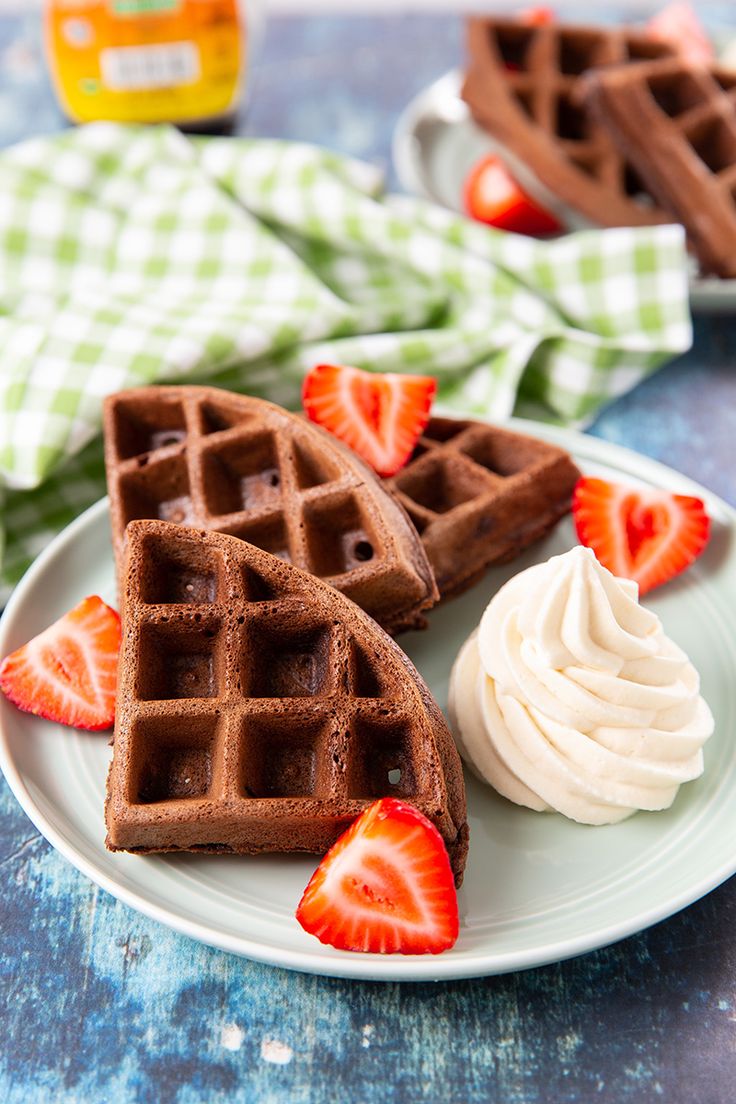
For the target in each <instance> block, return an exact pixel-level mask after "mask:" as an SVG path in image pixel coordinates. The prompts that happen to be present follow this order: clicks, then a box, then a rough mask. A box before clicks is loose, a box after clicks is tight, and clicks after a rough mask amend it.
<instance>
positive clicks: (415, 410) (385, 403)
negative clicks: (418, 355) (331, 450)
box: [302, 364, 437, 476]
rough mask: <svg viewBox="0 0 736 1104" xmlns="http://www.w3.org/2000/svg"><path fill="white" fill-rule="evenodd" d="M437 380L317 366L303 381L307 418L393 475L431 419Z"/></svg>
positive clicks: (373, 464) (410, 452)
mask: <svg viewBox="0 0 736 1104" xmlns="http://www.w3.org/2000/svg"><path fill="white" fill-rule="evenodd" d="M436 390H437V381H436V380H434V379H432V378H431V377H430V376H404V375H395V374H393V373H379V372H363V371H361V369H359V368H349V367H346V366H344V365H338V364H318V365H317V366H316V367H315V368H313V369H312V370H311V372H309V374H308V375H307V376H306V377H305V380H304V387H303V389H302V402H303V404H304V411H305V413H306V414H307V416H308V417H309V418H310V419H311V420H312V421H313V422H316V423H317V424H318V425H321V426H323V427H324V429H327V430H329V432H330V433H332V434H333V435H334V436H335V437H338V438H339V439H340V440H341V441H343V442H344V443H345V444H346V445H349V446H350V448H351V449H353V451H354V452H357V453H358V455H359V456H361V457H362V458H363V459H364V460H365V461H366V463H368V464H370V466H371V467H372V468H373V469H374V470H375V471H376V472H378V474H379V475H382V476H389V475H395V474H396V472H397V471H398V470H399V468H402V467H403V466H404V464H405V463H406V462H407V460H408V459H409V457H410V456H411V454H412V452H413V451H414V446H415V445H416V443H417V441H418V439H419V435H420V434H421V432H422V430H423V429H424V427H425V426H426V424H427V422H428V421H429V411H430V407H431V406H432V399H433V398H434V395H435V391H436Z"/></svg>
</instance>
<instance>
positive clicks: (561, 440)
mask: <svg viewBox="0 0 736 1104" xmlns="http://www.w3.org/2000/svg"><path fill="white" fill-rule="evenodd" d="M453 413H454V416H455V417H462V416H463V415H462V413H460V412H458V411H454V412H453ZM467 417H473V418H475V419H476V420H482V419H481V418H480V416H479V415H478V414H468V415H467ZM486 420H489V419H486ZM504 424H505V425H508V427H509V428H511V429H516V430H518V431H519V432H522V433H528V434H531V435H534V436H538V437H540V438H542V439H545V440H548V441H551V442H552V443H555V444H558V445H560V446H561V447H563V448H566V449H567V450H568V451H570V452H572V453H573V454H574V455H575V456H577V457H580V458H582V459H588V460H592V461H594V462H595V461H598V462H600V463H603V464H606V463H608V464H609V465H610V466H612V467H615V468H617V469H618V470H620V471H622V472H627V473H628V474H630V475H631V476H632V477H633V478H634V479H635V480H637V481H642V480H644V481H646V482H647V483H650V484H652V485H655V486H661V487H664V488H665V489H668V490H672V491H676V492H678V493H683V494H694V495H697V496H698V497H701V498H703V499H704V500H705V502H706V504H707V506H708V509H709V511H710V512H711V514H712V516H714V517H717V518H718V519H719V520H720V521H721V522H725V523H726V524H728V525H730V526H733V527H734V528H736V510H734V509H733V508H732V507H731V506H729V505H728V503H726V502H725V501H724V500H722V499H720V498H719V497H718V496H717V495H714V494H713V493H711V492H710V491H708V490H707V489H706V488H705V487H702V486H701V485H700V484H698V483H697V482H695V481H694V480H692V479H689V478H688V477H687V476H684V475H681V474H680V473H678V472H676V471H675V470H674V469H673V468H670V467H668V466H667V465H665V464H662V463H660V462H659V461H657V460H653V459H651V458H649V457H645V456H643V455H641V454H640V453H637V452H634V451H633V450H631V449H628V448H625V447H623V446H621V445H618V444H615V443H613V442H609V441H606V440H605V439H602V438H599V437H594V436H592V435H589V434H582V433H579V432H577V431H576V430H572V429H567V428H561V427H557V426H549V425H545V424H543V423H539V422H533V421H529V420H526V419H521V418H511V419H509V420H508V421H507V422H505V423H504ZM107 509H108V500H107V498H103V499H100V501H98V502H96V503H94V505H92V506H90V507H89V509H87V510H86V511H84V513H82V514H81V515H80V516H79V517H78V518H76V519H75V521H73V522H72V523H71V524H70V525H69V526H67V527H66V529H64V530H63V531H62V532H61V533H60V534H59V535H58V536H57V537H56V538H55V539H54V540H53V541H52V542H51V543H50V544H49V545H48V546H47V548H46V549H44V551H43V552H42V553H41V554H40V555H39V557H38V558H37V559H36V560H35V561H34V563H33V564H32V565H31V567H30V568H29V569H28V571H27V572H26V574H25V575H24V576H23V578H22V580H21V581H20V582H19V583H18V585H17V587H16V588H15V590H14V592H13V594H12V595H11V598H10V600H9V602H8V605H7V607H6V610H5V613H4V614H3V616H2V618H1V619H0V655H2V654H4V646H5V645H4V642H5V638H6V636H7V635H8V633H9V631H10V627H11V626H12V623H13V616H14V610H15V608H16V606H20V605H21V604H22V602H23V601H24V600H25V598H26V597H27V595H28V593H29V592H31V591H32V589H33V587H34V585H35V581H36V578H37V576H39V575H40V574H41V573H42V572H43V571H44V570H45V568H46V567H47V565H48V563H49V562H50V561H52V560H53V559H54V557H55V556H56V555H57V554H58V553H59V552H60V551H61V550H62V549H64V548H65V547H66V546H67V545H68V544H70V543H73V542H74V541H75V540H76V538H77V536H78V535H79V534H80V533H83V532H84V531H85V529H86V528H87V527H88V526H90V525H94V524H96V523H97V522H98V521H99V519H100V516H101V515H104V514H105V513H106V511H107ZM0 769H2V772H3V774H4V776H5V779H6V781H7V782H8V785H9V787H10V789H11V791H12V793H13V794H14V796H15V798H16V800H17V801H18V803H19V804H20V806H21V808H22V809H23V811H24V812H25V813H26V815H27V816H28V818H29V819H30V820H31V822H32V823H33V824H34V825H35V827H36V828H37V829H38V830H39V831H40V832H41V834H42V835H43V836H44V837H45V838H46V839H47V840H48V842H49V843H51V845H52V846H53V847H54V848H55V849H56V850H57V851H58V852H59V853H60V854H61V855H62V856H63V857H64V858H65V859H67V861H68V862H70V863H71V864H72V866H74V867H76V869H77V870H79V871H80V872H81V873H82V874H84V875H85V876H86V877H88V878H89V879H90V880H91V881H92V882H93V883H95V884H96V885H98V886H100V887H101V888H102V889H104V890H106V891H107V892H108V893H110V894H111V895H112V896H113V897H115V898H117V899H118V900H120V901H122V902H123V903H124V904H126V905H128V906H129V907H131V908H133V909H135V910H136V911H138V912H140V913H142V914H143V915H145V916H147V917H149V918H150V919H153V920H156V921H158V922H159V923H162V924H164V925H166V926H167V927H169V928H171V929H173V930H174V931H177V932H179V933H180V934H182V935H187V936H189V937H191V938H193V939H196V940H198V941H199V942H201V943H205V944H207V945H209V946H212V947H215V948H218V949H220V950H224V951H228V952H231V953H234V954H238V955H241V956H244V957H246V958H249V959H252V960H254V961H258V962H263V963H267V964H269V965H273V966H280V967H284V968H288V969H293V970H298V971H303V972H307V973H313V974H317V975H322V976H328V977H342V978H352V979H359V980H372V981H441V980H445V981H447V980H459V979H463V978H471V977H483V976H492V975H497V974H503V973H508V972H510V971H515V970H524V969H530V968H534V967H538V966H543V965H548V964H550V963H554V962H559V961H563V960H564V959H567V958H572V957H574V956H576V955H580V954H584V953H586V952H589V951H592V950H597V949H600V948H602V947H605V946H608V945H609V944H611V943H614V942H617V941H618V940H620V939H624V938H626V937H628V936H630V935H633V934H635V933H637V932H640V931H643V930H644V929H646V928H648V927H650V926H651V925H652V924H655V923H657V922H659V921H661V920H665V919H667V918H668V917H670V916H672V915H674V914H675V913H676V912H679V911H680V910H681V909H683V908H685V907H687V906H688V905H690V904H693V903H694V902H695V901H697V900H699V899H700V898H701V897H703V896H704V895H705V894H707V893H709V892H710V891H711V890H713V889H715V888H716V887H717V886H719V885H721V884H722V883H723V882H724V881H725V880H726V879H727V878H729V877H730V876H731V875H733V874H734V873H736V849H735V850H734V855H733V858H732V859H729V860H728V861H727V862H724V863H722V864H720V865H718V866H716V867H714V868H713V869H710V870H707V872H705V873H703V874H702V876H701V877H700V878H698V879H695V880H693V881H692V883H690V884H689V885H688V887H687V888H686V889H683V890H682V891H680V892H679V893H676V894H674V895H672V896H671V897H668V898H667V899H666V900H663V901H662V902H661V903H660V904H659V905H658V906H656V907H652V908H649V909H644V910H642V911H641V912H639V913H634V914H632V915H630V916H628V917H627V918H626V920H623V921H619V922H616V923H613V924H610V925H608V926H604V927H596V928H595V929H594V931H592V932H588V933H586V934H584V935H580V936H577V937H574V938H570V939H558V940H555V941H553V942H551V943H547V944H545V945H544V946H543V947H535V948H528V949H526V950H521V951H511V952H507V953H503V954H497V955H493V954H488V953H487V952H483V953H482V952H476V953H475V954H473V955H467V956H465V957H464V958H463V959H462V960H457V959H453V958H452V957H451V952H450V953H449V955H448V954H446V955H444V956H443V955H439V956H432V955H427V956H416V957H414V956H401V955H388V956H385V957H382V956H380V955H369V954H351V953H349V952H345V953H344V956H340V957H337V956H334V952H333V953H332V954H326V953H325V952H324V949H323V948H322V945H321V944H319V943H317V941H316V940H315V947H314V950H311V949H310V951H309V952H308V953H305V952H303V951H300V950H289V949H285V948H283V947H281V946H279V947H275V948H271V947H269V945H267V944H264V943H263V942H261V941H254V940H251V939H249V938H247V937H242V936H238V937H235V936H232V935H230V934H229V933H227V932H223V931H217V930H216V929H215V928H214V927H212V926H208V925H205V924H202V923H200V922H198V921H194V920H191V919H188V918H187V917H186V916H182V915H179V914H178V913H177V912H176V911H175V910H173V909H170V908H164V907H161V906H160V905H157V904H156V903H155V902H151V901H149V900H148V899H147V898H146V897H145V896H144V895H143V894H142V893H139V892H137V891H135V890H131V889H129V888H128V887H127V886H126V885H124V884H121V883H120V882H119V881H117V880H116V879H115V878H112V877H110V876H109V875H108V874H107V873H106V872H105V871H104V870H102V869H99V868H98V867H97V866H96V865H95V863H94V862H91V861H89V860H88V859H87V858H86V856H85V855H83V854H80V852H79V851H78V850H77V849H76V848H75V847H74V846H73V845H72V844H70V843H69V842H68V841H67V840H66V839H65V838H64V836H63V835H62V834H61V833H60V832H58V831H57V830H56V828H55V826H54V825H53V824H52V823H51V822H50V821H49V819H48V818H47V817H46V815H45V813H44V812H43V810H42V809H41V808H39V806H38V805H37V804H36V802H35V801H34V799H33V796H32V794H31V793H30V791H29V789H28V788H27V786H26V784H25V782H24V780H23V777H22V776H21V774H20V772H19V770H18V769H17V768H16V765H15V763H14V760H13V757H12V754H11V751H10V748H9V744H8V739H7V734H6V732H5V731H4V729H3V726H2V723H1V722H0Z"/></svg>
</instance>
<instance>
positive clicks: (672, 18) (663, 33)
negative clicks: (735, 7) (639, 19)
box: [646, 0, 716, 65]
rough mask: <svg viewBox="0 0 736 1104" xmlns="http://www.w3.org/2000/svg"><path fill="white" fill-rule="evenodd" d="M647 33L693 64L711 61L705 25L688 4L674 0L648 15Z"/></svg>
mask: <svg viewBox="0 0 736 1104" xmlns="http://www.w3.org/2000/svg"><path fill="white" fill-rule="evenodd" d="M646 30H647V34H648V35H650V37H651V38H656V39H657V40H658V41H660V42H666V43H667V44H668V45H669V46H671V47H672V48H673V49H674V50H676V51H677V53H678V54H679V55H680V56H681V57H683V58H684V59H685V60H686V61H689V62H692V63H693V64H694V65H708V64H712V63H713V62H714V61H715V57H716V52H715V50H714V49H713V43H712V42H711V40H710V38H709V37H708V34H707V32H706V30H705V27H704V26H703V24H702V23H701V22H700V19H699V18H698V13H697V12H696V10H695V8H694V6H693V5H692V4H689V3H686V2H684V0H674V3H672V4H668V5H667V6H666V7H665V8H662V10H661V11H660V12H658V13H657V14H656V15H654V16H652V18H651V19H650V20H649V22H648V23H647V26H646Z"/></svg>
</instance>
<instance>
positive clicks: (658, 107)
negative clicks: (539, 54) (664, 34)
mask: <svg viewBox="0 0 736 1104" xmlns="http://www.w3.org/2000/svg"><path fill="white" fill-rule="evenodd" d="M584 94H585V99H586V103H587V105H588V108H589V114H590V116H591V117H593V118H596V119H598V120H599V121H600V124H601V125H603V126H605V127H607V128H608V130H609V132H610V133H611V135H612V136H613V138H614V139H615V140H616V142H617V143H618V145H619V148H620V149H621V150H622V151H625V154H626V156H627V157H628V158H629V160H630V161H631V162H632V164H634V165H636V167H637V169H638V171H639V173H640V174H641V176H642V178H643V179H644V180H646V182H647V186H648V187H649V189H650V191H651V193H652V194H653V195H655V196H656V197H657V198H658V200H659V202H660V203H661V204H662V205H663V206H665V207H666V208H667V209H668V210H670V211H672V212H673V213H674V214H675V215H676V217H677V218H678V220H679V221H680V222H682V223H683V225H684V226H685V229H686V230H687V233H688V236H689V238H690V242H691V244H692V246H693V249H694V250H695V252H696V253H697V255H698V257H699V259H700V262H701V266H702V268H703V269H705V270H706V271H708V272H714V273H716V274H717V275H719V276H727V277H728V276H730V277H736V72H734V71H727V70H719V69H712V70H708V69H704V68H697V67H692V66H688V65H686V64H685V63H683V62H682V61H679V60H677V59H670V60H665V61H658V62H652V63H651V64H648V65H644V64H642V65H635V66H626V67H623V66H617V67H616V68H614V69H611V70H596V71H595V72H592V73H590V74H589V75H588V76H587V77H586V80H585V83H584Z"/></svg>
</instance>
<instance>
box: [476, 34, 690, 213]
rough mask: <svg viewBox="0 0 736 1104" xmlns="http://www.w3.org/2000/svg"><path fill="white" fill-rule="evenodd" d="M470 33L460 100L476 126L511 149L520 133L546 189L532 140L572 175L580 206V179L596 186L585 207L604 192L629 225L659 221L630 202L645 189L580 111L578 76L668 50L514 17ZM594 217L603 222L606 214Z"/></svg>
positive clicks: (639, 38)
mask: <svg viewBox="0 0 736 1104" xmlns="http://www.w3.org/2000/svg"><path fill="white" fill-rule="evenodd" d="M469 27H470V33H469V46H470V66H469V69H468V73H467V78H466V84H465V89H464V93H463V95H464V97H465V99H466V100H467V102H468V104H469V106H470V108H471V110H472V111H473V114H474V116H475V117H476V118H477V120H478V121H479V122H480V123H481V125H483V126H486V127H487V128H488V130H489V131H491V133H496V132H498V137H500V138H501V140H503V141H508V143H509V145H511V146H512V147H513V145H514V137H515V135H516V133H517V132H518V133H520V134H521V132H523V131H526V132H527V137H530V138H531V139H532V144H531V147H530V146H528V145H526V146H525V147H524V153H525V154H526V155H527V159H529V154H530V152H531V154H532V157H531V159H530V164H531V167H532V168H533V169H534V170H535V171H536V172H537V174H538V175H539V176H540V178H542V179H544V180H545V183H547V184H548V185H549V186H550V187H552V190H555V188H554V181H553V180H552V179H550V177H549V175H547V174H546V173H545V172H544V168H545V162H546V155H545V154H544V152H543V150H542V149H541V148H539V149H536V150H535V149H534V140H536V142H537V143H538V142H539V141H540V140H541V141H542V142H543V143H544V144H546V145H547V148H548V149H549V145H550V144H551V145H552V146H553V147H554V149H555V151H556V153H557V154H558V155H561V156H562V158H563V160H564V162H565V163H566V164H567V165H568V167H571V168H573V169H574V170H576V172H575V176H576V177H577V180H578V186H579V188H580V189H582V191H581V195H580V197H579V198H580V199H581V200H582V201H583V202H584V203H585V202H586V195H587V194H588V192H587V190H586V181H587V187H588V188H589V186H590V184H591V183H592V182H596V183H597V184H598V185H600V188H599V189H596V191H595V193H592V192H591V193H589V196H590V198H589V200H588V201H587V202H588V203H590V202H592V200H593V197H594V195H597V196H598V198H599V200H600V195H601V190H603V191H605V192H607V193H608V194H609V197H610V198H611V199H612V200H614V201H615V203H616V204H617V205H619V207H618V208H617V210H620V211H621V213H622V215H623V214H624V212H626V213H628V215H629V218H630V219H631V220H633V221H632V223H631V224H632V225H633V224H635V223H641V222H642V221H652V222H654V221H661V219H662V215H661V212H658V211H656V210H655V209H654V208H653V207H650V210H649V212H648V213H647V209H646V208H645V207H644V208H643V207H642V205H641V204H640V203H637V202H635V201H634V198H633V197H635V196H639V195H641V193H642V192H645V191H646V189H645V187H644V185H643V184H642V181H641V179H640V177H639V176H638V175H637V173H636V172H635V171H634V170H633V168H632V167H631V166H630V165H629V163H628V162H627V161H626V160H625V158H623V157H622V156H621V154H620V153H619V151H618V149H617V147H616V145H615V144H614V142H613V141H612V140H611V138H610V135H609V134H608V132H607V130H606V128H605V127H604V126H601V125H600V123H599V122H598V121H597V120H596V119H595V118H594V117H593V116H591V114H590V113H589V112H588V111H587V110H586V108H585V104H584V102H583V99H582V96H581V77H582V75H583V74H584V73H586V72H587V71H589V70H591V69H596V68H598V67H600V66H608V65H613V64H617V63H619V64H620V63H622V62H628V61H640V60H646V59H654V58H659V57H663V56H668V55H670V54H671V49H670V47H668V46H667V45H666V44H664V43H661V42H657V41H655V40H654V39H651V38H649V37H648V36H647V35H646V34H644V33H637V32H635V31H629V30H627V29H625V28H621V29H618V28H611V29H604V28H601V27H583V26H572V25H569V26H566V25H564V24H549V25H545V26H539V27H535V26H529V25H526V24H524V23H522V22H519V21H517V20H513V19H507V20H504V19H472V20H470V24H469ZM509 111H510V112H511V114H509ZM535 153H536V157H535V156H534V154H535ZM540 169H541V170H542V171H541V172H540ZM563 198H566V199H568V200H569V199H570V197H569V196H566V197H563ZM586 214H589V212H588V211H586ZM592 214H593V217H595V213H594V212H593V213H592ZM598 214H599V217H600V218H601V219H605V218H606V217H607V215H608V214H609V212H607V211H606V210H605V209H604V210H603V211H599V212H598ZM624 224H625V222H624Z"/></svg>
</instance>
